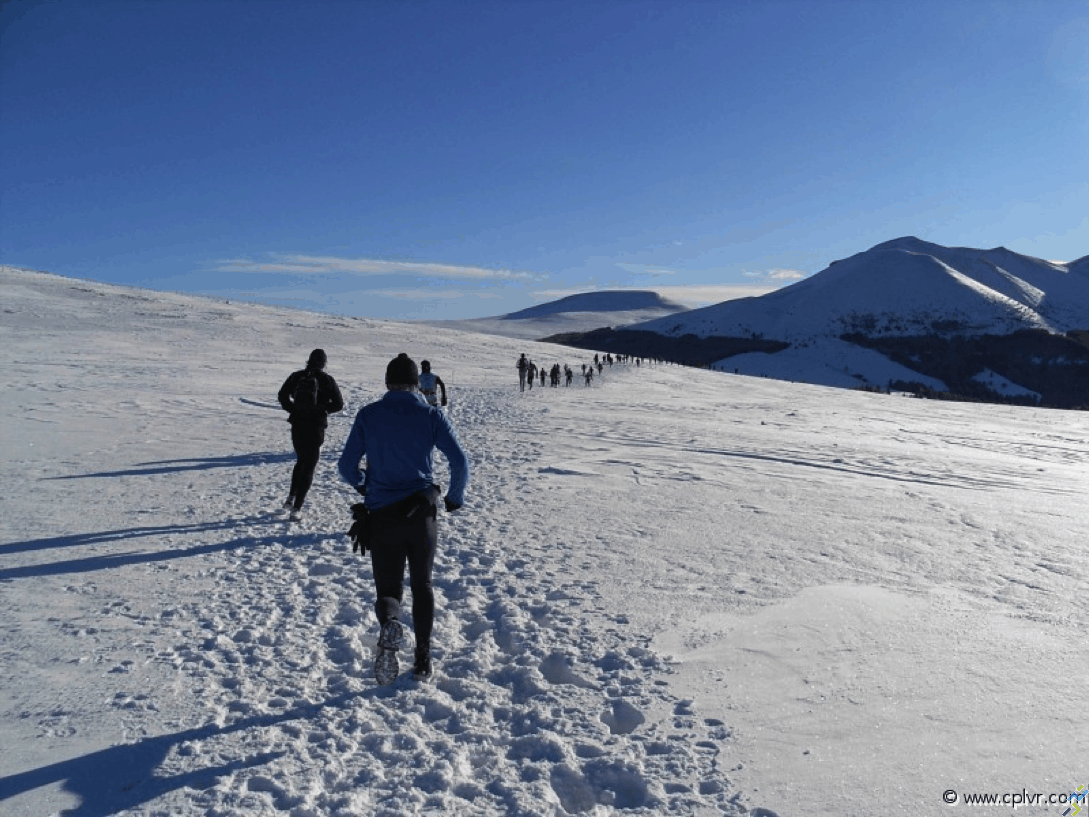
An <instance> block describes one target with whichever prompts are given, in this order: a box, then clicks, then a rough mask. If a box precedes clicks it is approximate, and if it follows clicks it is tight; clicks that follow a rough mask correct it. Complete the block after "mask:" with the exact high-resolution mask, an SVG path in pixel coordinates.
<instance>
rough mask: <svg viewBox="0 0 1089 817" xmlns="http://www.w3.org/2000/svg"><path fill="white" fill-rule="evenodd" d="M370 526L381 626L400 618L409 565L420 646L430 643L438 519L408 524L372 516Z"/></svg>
mask: <svg viewBox="0 0 1089 817" xmlns="http://www.w3.org/2000/svg"><path fill="white" fill-rule="evenodd" d="M370 525H371V528H370V535H371V541H370V550H371V570H372V572H373V573H374V585H375V591H376V595H377V596H378V600H377V601H376V602H375V603H374V612H375V614H376V615H377V616H378V623H379V624H385V623H386V622H387V621H389V620H390V619H396V618H399V617H400V614H401V599H402V598H403V596H404V592H405V563H406V562H407V563H408V575H409V587H410V588H411V589H412V623H413V629H414V630H415V633H416V644H417V645H423V644H430V643H431V626H432V624H433V622H434V620H435V592H434V591H433V590H432V589H431V571H432V569H433V568H434V566H435V548H436V546H437V544H438V538H439V537H438V525H437V524H436V520H435V518H434V517H433V516H425V517H424V518H423V519H415V520H412V521H405V520H383V519H380V518H379V519H376V518H375V517H374V516H372V517H371V522H370Z"/></svg>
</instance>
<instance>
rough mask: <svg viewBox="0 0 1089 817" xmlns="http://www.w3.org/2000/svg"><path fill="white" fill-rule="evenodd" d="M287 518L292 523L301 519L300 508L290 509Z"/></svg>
mask: <svg viewBox="0 0 1089 817" xmlns="http://www.w3.org/2000/svg"><path fill="white" fill-rule="evenodd" d="M287 518H288V519H290V520H291V521H292V522H298V521H299V520H300V519H302V508H292V509H291V513H290V514H288V517H287Z"/></svg>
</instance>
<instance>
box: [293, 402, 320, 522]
mask: <svg viewBox="0 0 1089 817" xmlns="http://www.w3.org/2000/svg"><path fill="white" fill-rule="evenodd" d="M324 442H325V428H324V427H322V426H319V425H304V424H303V423H295V424H294V425H292V426H291V445H292V446H294V448H295V456H296V457H297V459H296V460H295V468H294V469H293V470H292V471H291V491H290V492H289V493H290V495H291V496H293V497H295V508H296V509H298V508H301V507H302V505H303V500H304V499H306V493H307V491H309V490H310V486H311V485H312V484H313V482H314V471H315V469H317V467H318V458H319V457H320V456H321V445H322V443H324Z"/></svg>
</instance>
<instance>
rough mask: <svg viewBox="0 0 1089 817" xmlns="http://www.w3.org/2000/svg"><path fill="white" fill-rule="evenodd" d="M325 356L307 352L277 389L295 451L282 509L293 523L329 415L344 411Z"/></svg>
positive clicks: (311, 476)
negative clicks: (300, 367) (303, 362)
mask: <svg viewBox="0 0 1089 817" xmlns="http://www.w3.org/2000/svg"><path fill="white" fill-rule="evenodd" d="M325 363H326V356H325V352H324V351H323V350H321V349H315V350H314V351H313V352H311V353H310V359H309V360H308V361H307V362H306V368H305V369H303V370H301V371H298V372H293V373H292V374H291V375H290V376H289V377H288V378H287V380H285V381H284V385H283V386H281V387H280V392H279V394H278V395H277V399H278V400H279V401H280V405H281V406H282V407H283V409H284V411H286V412H287V413H288V417H287V421H288V422H289V423H291V445H292V446H293V447H294V449H295V457H296V460H295V467H294V469H292V471H291V488H290V489H289V490H288V495H287V500H286V501H285V502H284V509H285V510H287V511H288V513H290V514H291V520H292V521H293V522H295V521H298V520H299V519H300V518H301V515H302V506H303V502H305V501H306V494H307V492H308V491H309V490H310V486H311V484H313V482H314V470H315V469H316V468H317V467H318V458H319V457H320V456H321V446H322V443H324V442H325V429H326V427H327V426H328V425H329V415H330V414H336V413H337V412H338V411H342V410H343V409H344V398H342V397H341V396H340V389H339V388H337V382H336V381H335V380H333V378H332V377H331V376H329V375H328V374H326V373H325V371H324V369H325Z"/></svg>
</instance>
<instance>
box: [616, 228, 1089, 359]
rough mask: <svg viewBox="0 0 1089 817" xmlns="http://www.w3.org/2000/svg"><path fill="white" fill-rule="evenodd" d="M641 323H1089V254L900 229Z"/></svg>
mask: <svg viewBox="0 0 1089 817" xmlns="http://www.w3.org/2000/svg"><path fill="white" fill-rule="evenodd" d="M630 328H634V329H646V330H650V331H653V332H657V333H660V334H663V335H667V336H672V337H680V336H682V335H686V334H694V335H696V336H697V337H708V336H712V335H721V336H728V337H751V336H753V335H760V336H763V337H765V338H769V339H775V340H783V341H790V342H798V341H803V340H808V339H816V338H828V337H839V336H840V335H843V334H845V333H849V332H861V333H863V334H866V335H869V336H907V335H928V334H932V333H938V334H950V333H959V334H977V335H978V334H985V333H990V334H1000V335H1001V334H1009V333H1011V332H1015V331H1017V330H1019V329H1045V330H1047V331H1049V332H1058V333H1062V332H1066V331H1068V330H1071V329H1085V328H1089V256H1087V257H1085V258H1082V259H1080V260H1079V261H1075V262H1073V263H1069V264H1062V263H1057V262H1053V261H1043V260H1041V259H1039V258H1031V257H1029V256H1025V255H1019V254H1018V253H1015V252H1011V251H1010V250H1007V249H1005V248H1004V247H998V248H996V249H993V250H977V249H970V248H964V247H953V248H950V247H942V246H940V245H937V244H930V243H927V242H925V241H921V240H919V239H918V238H911V237H909V238H898V239H896V240H894V241H889V242H886V243H884V244H879V245H877V246H876V247H873V248H872V249H870V250H867V251H866V252H862V253H859V254H857V255H854V256H852V257H850V258H847V259H845V260H842V261H835V262H833V263H832V264H830V265H829V266H828V268H827V269H825V270H823V271H822V272H819V273H817V274H816V275H813V276H811V277H810V278H807V279H805V280H804V281H800V282H798V283H796V284H793V285H791V286H788V287H784V288H783V289H780V290H777V291H775V292H772V293H770V294H768V295H763V296H760V297H758V298H744V299H738V300H734V301H726V302H724V303H720V304H716V305H714V306H709V307H704V308H702V309H694V310H691V311H690V312H687V313H685V314H684V315H681V316H677V317H666V318H659V319H656V320H653V321H648V322H644V323H642V324H639V325H638V326H635V327H630Z"/></svg>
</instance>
